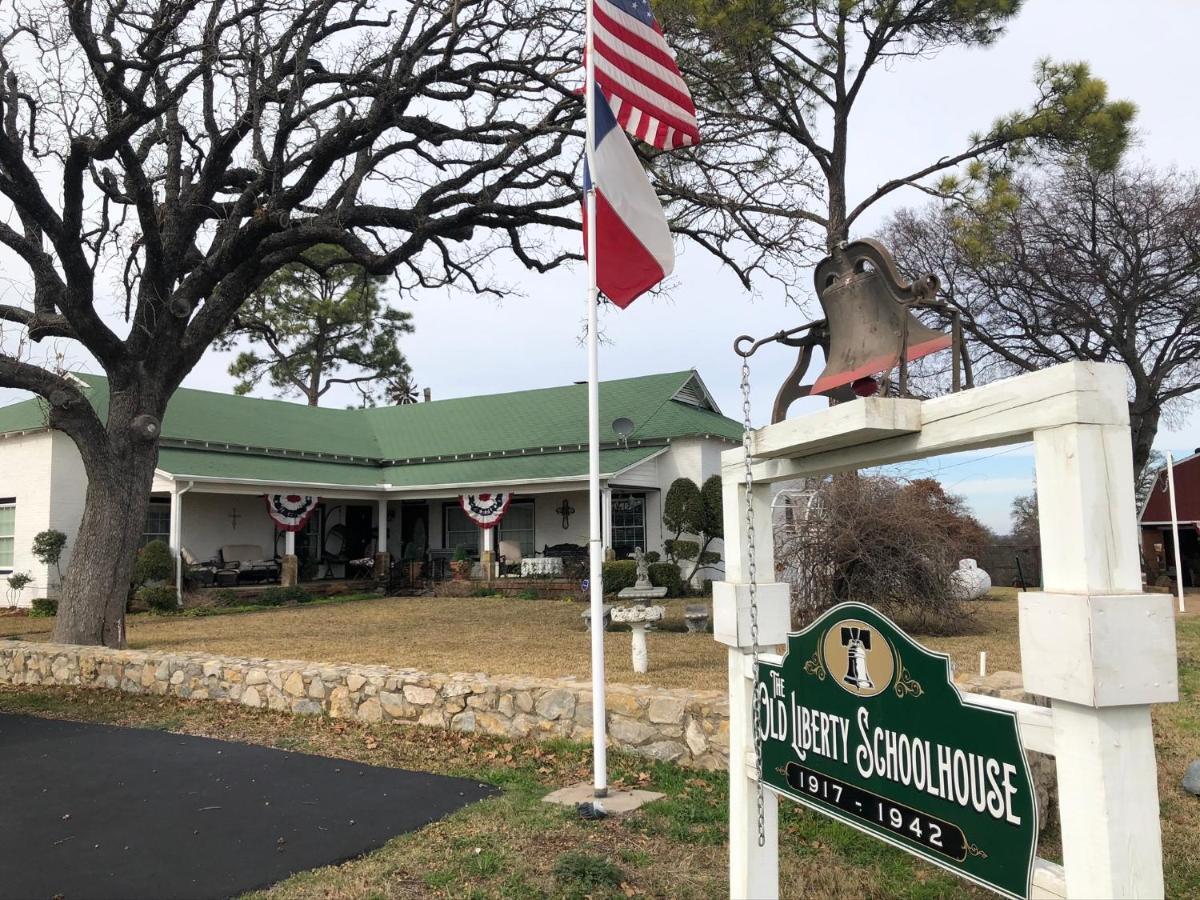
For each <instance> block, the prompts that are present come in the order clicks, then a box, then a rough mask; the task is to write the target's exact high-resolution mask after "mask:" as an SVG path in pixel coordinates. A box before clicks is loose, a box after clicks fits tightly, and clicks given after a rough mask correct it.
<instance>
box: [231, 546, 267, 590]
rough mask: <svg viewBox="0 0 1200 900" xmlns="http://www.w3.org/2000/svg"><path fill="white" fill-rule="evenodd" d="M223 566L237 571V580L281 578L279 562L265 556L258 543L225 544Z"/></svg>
mask: <svg viewBox="0 0 1200 900" xmlns="http://www.w3.org/2000/svg"><path fill="white" fill-rule="evenodd" d="M221 567H222V569H224V570H227V571H228V570H230V569H232V570H234V571H236V572H237V578H236V579H235V582H241V581H278V580H279V563H278V562H276V561H275V560H273V559H266V558H264V556H263V548H262V547H260V546H259V545H258V544H225V545H224V546H223V547H222V548H221Z"/></svg>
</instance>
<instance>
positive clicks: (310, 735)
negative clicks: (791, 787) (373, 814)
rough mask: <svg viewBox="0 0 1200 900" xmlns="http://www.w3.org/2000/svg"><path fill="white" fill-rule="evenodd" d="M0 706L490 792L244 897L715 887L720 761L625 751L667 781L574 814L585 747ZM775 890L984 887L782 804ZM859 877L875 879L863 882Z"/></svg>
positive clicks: (75, 694)
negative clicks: (629, 804)
mask: <svg viewBox="0 0 1200 900" xmlns="http://www.w3.org/2000/svg"><path fill="white" fill-rule="evenodd" d="M0 712H10V713H27V714H33V715H42V716H52V717H55V718H71V719H79V720H83V721H95V722H107V723H114V724H120V725H127V726H133V727H139V728H159V729H167V730H170V731H174V732H181V733H187V734H199V735H204V736H209V737H218V738H221V739H225V740H236V741H245V742H248V743H252V744H262V745H265V746H273V747H279V748H284V749H287V750H291V751H296V752H303V753H319V754H322V755H326V756H332V757H337V758H342V759H350V760H354V761H357V762H363V763H369V764H372V765H382V766H396V767H403V768H408V769H421V770H426V771H432V772H439V773H444V774H449V775H460V776H467V777H471V778H478V779H480V780H483V781H488V782H491V783H493V784H496V785H498V786H499V787H500V788H501V793H500V795H499V796H496V797H494V798H491V799H489V800H485V801H483V802H482V803H479V804H476V805H474V806H471V807H468V808H467V809H465V810H462V811H460V812H459V813H456V814H455V815H453V816H450V817H448V818H446V819H443V820H442V821H440V822H436V823H434V824H433V825H430V826H428V827H427V828H424V829H422V830H421V831H419V832H415V833H412V834H408V835H401V836H400V837H397V838H395V839H393V840H391V841H389V842H388V843H387V844H386V845H384V846H383V847H382V848H381V849H379V850H377V851H375V852H373V853H370V854H368V855H366V856H364V857H362V858H359V859H356V860H352V861H350V862H347V863H343V864H341V865H338V866H330V867H326V868H321V869H315V870H312V871H308V872H302V873H299V874H297V875H295V876H293V877H291V878H289V879H287V880H286V881H283V882H281V883H280V884H277V885H275V886H274V887H272V888H270V889H269V890H266V891H263V892H260V893H258V894H255V895H252V896H253V897H254V898H256V900H302V898H303V900H307V898H313V900H316V898H321V900H341V898H346V900H349V898H366V897H389V898H390V897H395V898H409V897H456V898H458V897H471V898H550V897H554V898H584V897H590V898H594V900H602V898H624V897H672V898H676V897H677V898H683V900H687V898H708V897H718V896H723V895H725V894H726V892H727V887H726V885H727V881H726V860H727V857H726V825H725V817H726V804H727V802H728V793H727V791H728V782H727V779H726V776H725V775H724V774H723V773H713V772H697V771H691V770H687V769H681V768H678V767H676V766H672V765H667V764H660V763H654V762H652V761H649V760H644V759H639V758H637V757H633V756H629V755H627V754H623V753H612V754H610V756H609V765H610V773H611V775H610V781H611V782H612V783H613V784H614V785H616V786H631V787H632V786H636V787H644V788H649V789H652V790H657V791H661V792H663V793H665V794H666V795H667V796H666V799H665V800H662V801H660V802H658V803H656V804H652V805H650V806H648V807H645V808H643V809H642V810H641V811H639V812H638V813H636V814H634V815H633V816H631V817H629V818H626V819H622V820H613V819H606V820H603V821H600V822H585V821H582V820H581V819H579V818H578V816H576V815H575V814H574V813H573V812H572V811H570V810H566V809H563V808H561V807H555V806H549V805H547V804H545V803H542V802H541V798H542V797H543V796H544V795H545V794H546V793H548V792H549V791H550V790H553V789H555V788H558V787H562V786H563V785H565V784H570V783H573V782H577V781H584V780H587V779H588V778H589V777H590V773H591V769H590V765H591V761H590V755H589V749H588V748H587V747H586V746H581V745H578V744H572V743H567V742H558V743H552V744H541V745H534V744H528V743H522V742H516V741H508V740H504V739H500V738H488V737H484V736H474V735H452V734H449V733H447V732H444V731H439V730H435V729H427V728H420V727H401V726H386V725H364V724H359V723H353V722H345V721H340V720H331V719H322V718H316V717H305V716H289V715H286V714H282V713H270V712H263V711H252V710H247V709H244V708H242V707H237V706H229V705H225V704H216V703H189V702H187V701H182V700H175V699H173V698H160V697H134V696H123V695H119V694H109V693H106V692H96V691H81V690H45V689H41V688H26V689H13V688H3V687H0ZM780 824H781V831H782V835H783V837H782V841H781V858H780V865H781V879H780V880H781V884H782V888H783V891H784V894H785V896H790V897H814V896H819V897H829V898H837V900H840V898H846V900H851V898H854V900H861V898H864V897H882V896H888V897H898V898H906V900H924V898H967V897H982V896H984V895H983V893H982V892H981V891H977V890H975V889H973V888H970V887H969V886H968V885H966V884H965V883H963V882H961V881H959V880H958V879H957V878H955V877H954V876H952V875H949V874H948V873H945V872H943V871H942V870H940V869H936V868H934V867H932V866H929V865H927V864H925V863H923V862H921V861H919V860H916V859H913V858H912V857H909V856H907V855H906V854H903V853H901V852H899V851H896V850H893V849H891V848H889V847H887V846H885V845H883V844H879V843H877V842H876V841H873V840H871V839H870V838H867V837H865V836H863V835H860V834H859V833H858V832H855V831H852V830H851V829H849V828H847V827H845V826H843V825H840V824H838V823H836V822H832V821H829V820H826V819H824V818H821V817H818V816H816V815H813V814H811V813H807V812H805V811H803V810H801V809H800V808H799V807H796V806H793V805H792V804H787V803H785V804H783V805H782V807H781V823H780ZM864 885H874V886H875V887H874V888H866V889H864Z"/></svg>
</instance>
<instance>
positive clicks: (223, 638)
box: [0, 589, 1019, 690]
mask: <svg viewBox="0 0 1200 900" xmlns="http://www.w3.org/2000/svg"><path fill="white" fill-rule="evenodd" d="M998 595H999V596H1000V597H1001V599H998V600H991V601H984V602H980V603H978V604H976V606H977V611H976V615H975V618H974V621H973V622H972V624H971V626H970V627H969V629H968V631H967V633H965V634H963V635H960V636H956V637H922V638H921V640H922V641H923V642H924V643H926V644H927V645H928V646H930V647H932V648H934V649H936V650H941V651H943V652H945V653H949V654H950V656H951V658H952V659H953V660H954V663H955V666H956V667H958V669H959V670H960V671H970V672H974V671H978V667H979V651H980V650H986V651H987V653H988V670H989V671H999V670H1001V669H1010V670H1015V669H1017V668H1018V667H1019V656H1018V652H1017V643H1016V616H1017V606H1016V599H1015V592H1014V591H1012V590H1011V589H1007V590H1004V589H1001V591H1000V592H998ZM686 602H687V601H684V600H671V601H668V602H667V604H666V605H667V611H668V612H667V615H668V623H669V624H670V623H674V625H675V626H677V627H682V622H683V608H684V606H685V605H686ZM584 608H585V607H584V606H583V604H581V603H577V602H567V601H556V600H518V599H513V598H498V597H483V598H476V597H470V598H434V597H430V598H426V597H401V598H386V599H380V600H358V601H353V602H347V603H341V604H336V605H318V606H297V607H289V608H284V609H270V610H263V611H262V612H252V613H239V614H236V615H218V616H206V617H203V618H187V617H182V616H151V615H135V616H131V617H130V619H129V646H130V647H131V648H132V649H136V650H184V651H192V650H202V651H205V652H209V653H219V654H224V655H227V656H265V657H270V658H275V659H304V660H313V661H316V662H358V663H379V664H384V665H392V666H404V667H412V668H417V669H424V670H426V671H433V672H479V671H484V672H487V673H488V674H491V675H534V676H541V677H559V676H576V677H579V678H587V677H588V676H589V674H590V673H589V665H590V659H591V657H590V652H591V650H590V643H589V639H588V634H587V632H586V631H584V629H583V620H582V619H581V618H580V614H581V613H582V612H583V610H584ZM52 627H53V619H30V618H25V617H23V616H18V617H0V636H4V635H13V636H21V637H23V638H25V639H27V640H45V639H47V638H48V637H49V635H50V631H51V629H52ZM648 642H649V651H650V669H651V671H650V672H649V673H648V674H647V675H636V674H634V672H633V667H632V663H631V660H630V646H629V645H630V638H629V635H628V634H627V633H622V632H612V633H610V634H609V635H608V636H607V641H606V647H605V650H606V654H605V659H606V665H607V671H608V678H609V680H610V681H612V682H617V683H648V684H657V685H662V686H665V687H691V688H712V689H718V690H719V689H723V688H724V687H725V678H726V674H725V654H724V648H722V647H721V646H719V645H718V644H717V643H716V642H715V641H713V639H712V637H711V636H710V635H702V634H685V633H681V632H678V631H656V632H652V633H650V635H649V636H648Z"/></svg>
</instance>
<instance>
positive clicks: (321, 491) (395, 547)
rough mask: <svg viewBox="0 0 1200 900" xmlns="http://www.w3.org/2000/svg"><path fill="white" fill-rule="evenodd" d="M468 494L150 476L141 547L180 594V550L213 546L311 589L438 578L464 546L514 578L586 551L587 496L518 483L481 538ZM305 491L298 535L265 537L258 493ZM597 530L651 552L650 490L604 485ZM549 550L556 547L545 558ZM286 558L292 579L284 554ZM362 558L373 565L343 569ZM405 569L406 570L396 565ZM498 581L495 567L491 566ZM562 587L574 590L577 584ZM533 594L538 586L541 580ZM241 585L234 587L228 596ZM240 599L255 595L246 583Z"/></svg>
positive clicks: (620, 549)
mask: <svg viewBox="0 0 1200 900" xmlns="http://www.w3.org/2000/svg"><path fill="white" fill-rule="evenodd" d="M486 489H487V488H486V487H484V486H480V485H470V486H463V487H461V488H445V489H438V490H427V491H421V492H415V491H407V492H402V491H391V490H386V489H381V488H373V489H362V490H347V489H345V488H340V489H338V488H332V487H327V486H321V485H274V484H268V483H265V482H257V483H250V484H247V483H243V484H234V483H230V482H216V481H203V480H200V479H192V478H177V479H172V478H169V477H161V476H160V478H158V479H156V482H155V491H154V493H153V495H152V497H151V503H150V509H149V511H148V514H147V521H146V531H145V534H144V536H143V540H144V541H145V542H149V541H151V540H163V541H165V542H166V543H167V544H168V545H169V546H170V547H171V549H172V551H173V552H174V553H175V555H176V559H177V561H178V562H177V565H178V568H177V583H178V585H179V587H180V588H182V582H183V574H184V566H183V562H182V559H181V556H180V550H181V549H182V548H186V549H187V551H189V553H190V554H191V555H192V556H193V557H195V558H196V559H198V560H200V561H203V562H207V561H215V562H216V563H217V564H221V563H222V562H224V561H223V560H222V548H223V547H229V546H231V545H250V546H253V547H259V548H261V550H262V558H263V559H266V560H276V561H278V562H279V564H280V572H281V575H282V580H283V582H284V583H295V582H296V581H300V582H304V583H310V582H311V583H313V584H317V583H320V582H328V581H333V580H339V581H341V580H346V579H353V578H357V579H369V578H370V577H372V576H374V577H375V578H383V577H389V580H392V581H395V579H396V577H397V570H399V569H401V568H402V566H401V563H404V562H406V561H407V562H415V563H419V564H420V566H421V568H420V570H419V574H420V577H421V578H422V579H425V580H428V579H434V580H437V579H440V578H443V577H447V576H448V574H449V562H450V560H451V559H452V557H453V556H454V555H455V551H456V550H457V549H458V548H460V547H463V548H466V552H467V555H468V556H469V557H470V558H471V559H472V560H474V561H475V562H476V563H477V566H476V568H475V575H476V576H479V575H482V574H483V571H482V569H481V566H482V564H483V563H484V561H486V560H491V561H492V562H493V564H495V563H498V562H499V558H500V557H501V556H503V557H505V559H506V562H508V563H509V564H510V568H509V569H508V571H509V572H513V571H519V568H517V567H516V564H517V562H518V560H519V559H521V558H531V557H535V556H542V555H545V556H555V555H565V556H567V557H570V556H571V555H572V549H571V548H577V550H578V552H579V553H584V552H585V551H586V547H587V538H588V535H587V530H588V496H587V490H586V485H585V484H583V483H580V482H577V481H575V482H569V483H565V484H563V483H545V482H543V483H536V482H533V483H527V484H521V485H512V486H505V489H507V490H511V491H513V493H514V499H513V502H512V505H511V506H510V508H509V511H508V513H507V514H506V516H505V518H504V520H503V521H502V522H501V523H500V525H499V526H498V527H497V528H495V529H481V528H479V527H478V526H476V525H475V524H474V523H473V522H471V521H470V520H469V519H468V518H467V517H466V514H465V513H463V512H462V510H461V509H460V508H459V505H458V497H459V495H460V494H461V493H469V492H474V491H482V490H486ZM274 493H306V494H307V493H311V494H314V495H316V496H317V497H318V498H319V505H318V507H317V510H316V512H315V513H314V514H313V516H312V518H310V519H309V521H308V523H307V524H306V526H305V528H304V529H303V530H302V531H300V532H296V533H291V532H285V531H282V530H280V529H278V528H277V526H276V525H275V522H274V521H273V520H272V519H271V518H270V516H269V515H268V513H267V506H266V502H265V499H264V496H265V495H266V494H274ZM601 496H602V503H603V506H602V508H601V521H602V525H603V539H604V545H605V548H606V550H610V551H612V553H613V555H616V556H628V555H629V554H630V553H631V552H632V550H633V547H634V546H642V547H644V548H646V549H648V550H659V551H661V548H662V541H663V534H662V524H661V501H660V497H659V492H658V490H657V488H655V487H650V486H645V485H619V484H609V483H605V484H604V486H603V490H602V493H601ZM555 548H559V550H558V551H557V553H556V550H555ZM289 556H291V557H294V559H295V563H294V566H295V568H294V571H290V570H289V568H288V565H287V562H286V561H287V557H289ZM371 558H373V559H374V564H373V565H367V566H365V567H364V566H363V565H361V564H360V565H358V566H355V565H354V563H353V562H352V561H354V560H363V559H371ZM403 568H405V569H407V571H408V572H412V567H411V566H406V567H403ZM492 572H493V573H494V574H497V575H498V574H499V571H498V567H494V568H493V569H492ZM571 584H572V585H573V587H575V588H577V587H578V584H577V580H576V579H574V578H572V579H571ZM541 586H544V582H542V583H541ZM240 587H241V585H239V589H240ZM245 587H246V588H247V590H250V591H253V590H255V588H254V586H253V585H252V584H251V585H246V586H245Z"/></svg>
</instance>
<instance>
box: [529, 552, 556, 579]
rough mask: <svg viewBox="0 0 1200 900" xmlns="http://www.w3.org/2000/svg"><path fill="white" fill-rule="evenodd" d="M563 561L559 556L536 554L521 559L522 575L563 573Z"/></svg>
mask: <svg viewBox="0 0 1200 900" xmlns="http://www.w3.org/2000/svg"><path fill="white" fill-rule="evenodd" d="M562 571H563V561H562V558H561V557H558V556H534V557H531V558H529V559H522V560H521V575H522V576H523V577H529V576H530V575H561V574H562Z"/></svg>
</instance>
